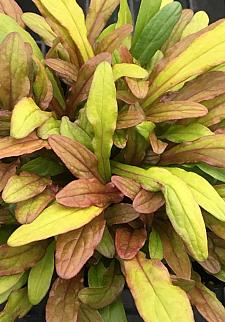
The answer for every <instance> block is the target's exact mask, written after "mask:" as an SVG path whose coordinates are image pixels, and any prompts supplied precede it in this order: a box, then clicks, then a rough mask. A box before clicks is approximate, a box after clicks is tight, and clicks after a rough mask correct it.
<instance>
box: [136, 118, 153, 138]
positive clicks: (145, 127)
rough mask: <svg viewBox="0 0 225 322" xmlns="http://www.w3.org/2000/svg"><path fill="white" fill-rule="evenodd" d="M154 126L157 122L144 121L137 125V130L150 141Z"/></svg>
mask: <svg viewBox="0 0 225 322" xmlns="http://www.w3.org/2000/svg"><path fill="white" fill-rule="evenodd" d="M154 128H155V124H154V123H152V122H150V121H144V122H142V123H140V124H138V125H137V126H136V130H137V131H138V133H139V134H140V135H141V136H143V138H144V139H145V140H146V141H149V136H150V134H151V133H152V132H153V130H154Z"/></svg>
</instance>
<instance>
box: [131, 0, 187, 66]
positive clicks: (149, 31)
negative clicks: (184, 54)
mask: <svg viewBox="0 0 225 322" xmlns="http://www.w3.org/2000/svg"><path fill="white" fill-rule="evenodd" d="M181 11H182V7H181V5H180V3H178V2H174V3H172V4H169V5H167V6H165V7H164V8H163V9H162V10H160V11H159V12H158V13H156V14H155V16H154V17H153V18H151V19H150V20H149V21H146V24H145V25H144V26H143V29H142V31H141V32H140V34H139V37H138V38H137V40H136V42H135V43H134V44H133V45H132V48H131V52H132V54H133V56H134V57H135V58H136V59H138V60H139V62H140V63H141V65H146V64H147V63H149V62H150V60H151V58H152V57H153V56H154V54H155V53H156V52H157V50H159V49H161V47H162V45H163V44H164V42H165V41H166V40H167V39H168V38H169V36H170V34H171V32H172V30H173V28H174V26H175V25H176V23H177V22H178V20H179V19H180V16H181ZM143 48H144V49H143Z"/></svg>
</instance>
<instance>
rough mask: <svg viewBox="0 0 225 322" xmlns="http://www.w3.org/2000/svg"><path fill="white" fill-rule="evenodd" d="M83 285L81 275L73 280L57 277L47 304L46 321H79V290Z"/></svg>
mask: <svg viewBox="0 0 225 322" xmlns="http://www.w3.org/2000/svg"><path fill="white" fill-rule="evenodd" d="M82 287H83V279H82V277H81V275H78V276H76V277H75V278H73V279H71V280H64V279H61V278H57V279H56V281H55V282H54V284H53V286H52V288H51V291H50V294H49V298H48V303H47V306H46V322H77V315H78V311H79V306H80V303H79V300H78V297H77V295H78V292H79V291H80V289H81V288H82Z"/></svg>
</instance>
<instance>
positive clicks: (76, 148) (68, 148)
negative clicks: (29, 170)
mask: <svg viewBox="0 0 225 322" xmlns="http://www.w3.org/2000/svg"><path fill="white" fill-rule="evenodd" d="M48 141H49V144H50V146H51V148H52V149H53V151H54V152H55V153H56V154H57V155H58V157H59V158H60V159H61V160H62V161H63V163H64V164H65V166H66V167H67V168H68V169H69V170H70V172H71V173H72V174H73V175H74V176H76V177H78V178H87V179H90V178H97V179H99V180H101V179H100V176H99V174H98V162H97V159H96V156H95V155H94V154H93V153H92V152H91V151H90V150H88V149H87V148H86V147H85V146H84V145H82V144H81V143H79V142H77V141H74V140H71V139H69V138H67V137H64V136H60V135H51V136H50V137H49V139H48Z"/></svg>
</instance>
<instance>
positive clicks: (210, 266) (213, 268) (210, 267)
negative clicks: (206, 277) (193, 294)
mask: <svg viewBox="0 0 225 322" xmlns="http://www.w3.org/2000/svg"><path fill="white" fill-rule="evenodd" d="M199 264H200V265H201V266H202V267H203V268H204V269H205V270H206V271H207V272H209V273H210V274H218V273H219V272H220V270H221V265H220V262H219V258H218V257H217V255H216V254H215V252H214V250H212V249H209V256H208V258H207V260H205V261H203V262H199Z"/></svg>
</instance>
